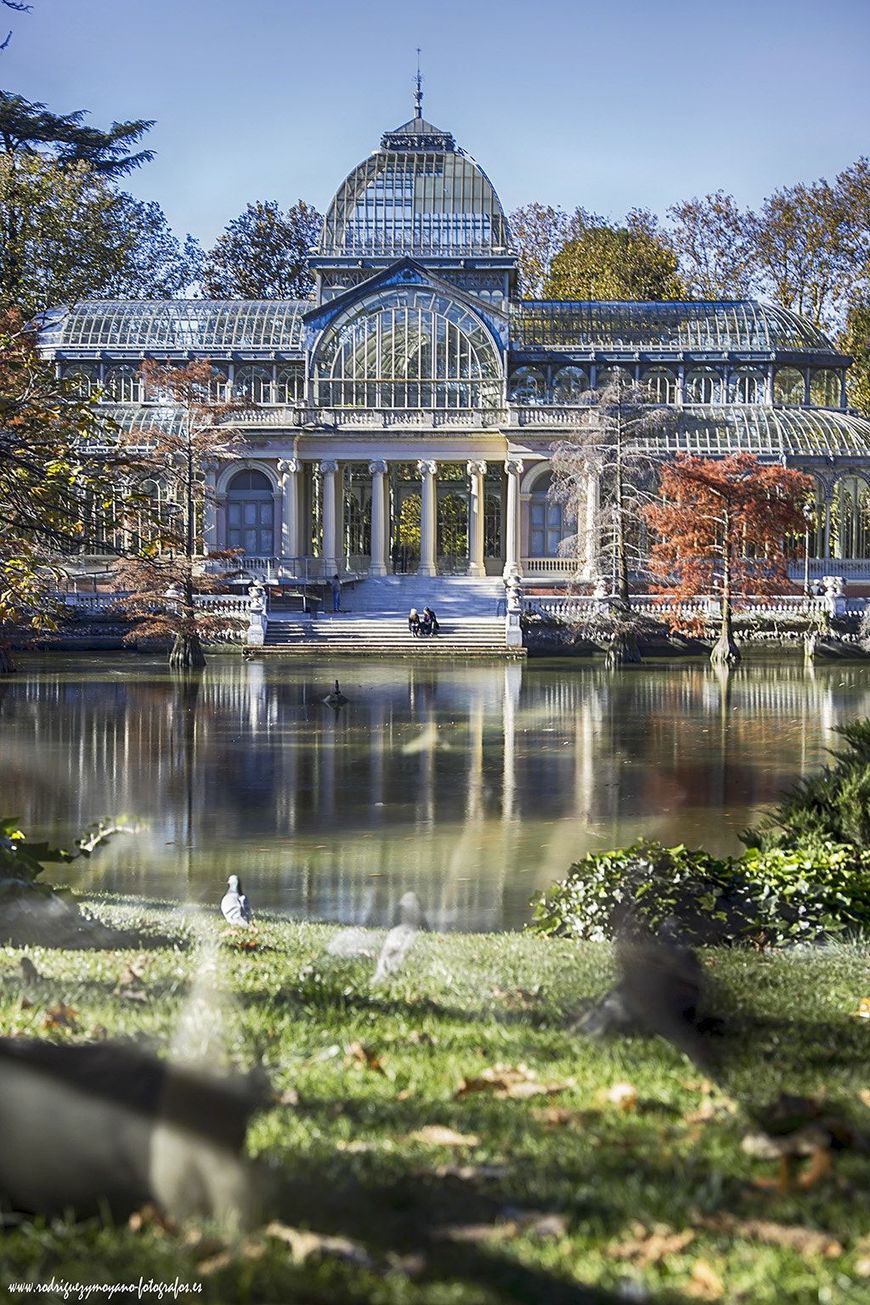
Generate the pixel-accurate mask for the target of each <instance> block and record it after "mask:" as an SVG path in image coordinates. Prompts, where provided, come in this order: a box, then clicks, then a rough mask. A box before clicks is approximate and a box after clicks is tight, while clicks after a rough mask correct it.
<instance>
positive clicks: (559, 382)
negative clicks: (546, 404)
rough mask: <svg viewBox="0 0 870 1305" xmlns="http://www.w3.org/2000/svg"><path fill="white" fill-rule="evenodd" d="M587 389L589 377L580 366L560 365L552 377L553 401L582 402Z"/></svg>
mask: <svg viewBox="0 0 870 1305" xmlns="http://www.w3.org/2000/svg"><path fill="white" fill-rule="evenodd" d="M588 390H589V377H588V376H587V375H586V373H585V372H584V370H583V368H582V367H560V368H559V370H558V371H557V372H556V375H555V377H554V379H553V402H554V403H565V404H573V403H582V402H583V400H584V398H585V396H586V394H587V392H588Z"/></svg>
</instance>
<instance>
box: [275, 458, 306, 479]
mask: <svg viewBox="0 0 870 1305" xmlns="http://www.w3.org/2000/svg"><path fill="white" fill-rule="evenodd" d="M301 469H302V462H301V459H299V458H279V459H278V471H279V473H280V474H281V475H282V476H286V475H291V476H293V475H295V474H296V472H297V471H300V470H301Z"/></svg>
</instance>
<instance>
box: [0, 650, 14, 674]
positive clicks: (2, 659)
mask: <svg viewBox="0 0 870 1305" xmlns="http://www.w3.org/2000/svg"><path fill="white" fill-rule="evenodd" d="M14 670H15V662H14V661H13V660H12V649H11V648H10V647H9V645H8V643H0V675H11V674H12V673H13V672H14Z"/></svg>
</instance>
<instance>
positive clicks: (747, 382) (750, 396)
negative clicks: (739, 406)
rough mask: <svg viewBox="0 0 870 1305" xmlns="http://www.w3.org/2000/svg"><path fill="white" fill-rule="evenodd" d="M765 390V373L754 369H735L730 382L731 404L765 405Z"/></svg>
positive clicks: (729, 396) (729, 394)
mask: <svg viewBox="0 0 870 1305" xmlns="http://www.w3.org/2000/svg"><path fill="white" fill-rule="evenodd" d="M765 388H766V386H765V377H764V372H760V371H756V370H755V368H753V367H735V368H734V371H733V372H732V373H731V376H730V378H729V380H728V399H729V402H731V403H763V402H764V391H765Z"/></svg>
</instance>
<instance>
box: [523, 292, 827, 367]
mask: <svg viewBox="0 0 870 1305" xmlns="http://www.w3.org/2000/svg"><path fill="white" fill-rule="evenodd" d="M511 347H512V348H513V349H516V350H521V349H551V350H561V349H565V350H571V349H642V350H649V351H652V352H654V351H656V350H659V349H667V350H671V349H673V350H687V351H690V352H691V351H698V352H703V351H711V352H726V351H740V350H747V351H759V352H766V353H768V352H775V351H779V350H792V351H797V352H807V351H810V352H817V353H825V354H832V353H836V352H837V350H836V349H835V347H834V345H833V344H832V343H831V341H830V340H829V339H828V338H827V336H825V335H824V334H823V333H822V332H821V331H820V330H819V329H818V327H816V326H813V324H812V323H811V322H808V321H806V320H805V319H804V318H802V317H799V316H798V315H797V313H792V312H789V311H788V309H786V308H779V307H777V306H775V305H773V304H762V303H757V302H755V301H754V300H723V301H721V302H718V303H717V302H709V303H707V302H700V301H698V302H694V303H680V302H665V303H629V302H598V303H595V302H586V301H576V302H575V301H570V302H559V301H555V300H551V301H544V300H524V301H521V302H519V303H517V304H515V305H514V306H513V307H512V310H511Z"/></svg>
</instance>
